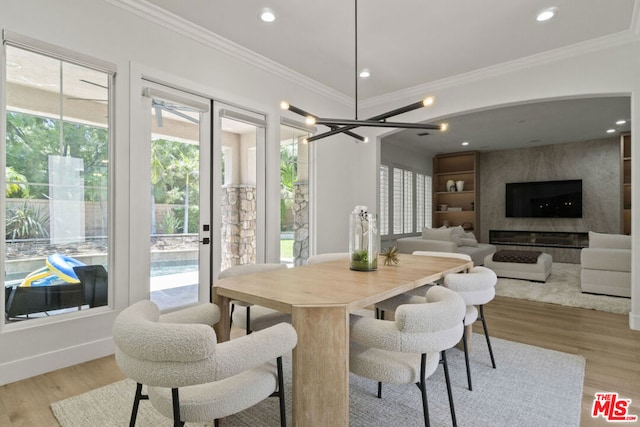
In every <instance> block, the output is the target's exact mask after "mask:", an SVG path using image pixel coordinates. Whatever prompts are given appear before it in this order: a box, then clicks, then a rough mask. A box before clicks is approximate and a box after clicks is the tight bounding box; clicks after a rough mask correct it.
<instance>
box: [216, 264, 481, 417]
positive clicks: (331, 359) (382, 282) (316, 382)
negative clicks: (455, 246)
mask: <svg viewBox="0 0 640 427" xmlns="http://www.w3.org/2000/svg"><path fill="white" fill-rule="evenodd" d="M472 267H473V262H472V261H466V260H462V259H457V258H443V257H436V256H421V255H409V254H399V258H398V262H397V264H392V265H384V262H383V257H380V258H379V259H378V266H377V269H376V270H373V271H355V270H351V269H350V268H349V259H348V258H345V259H342V260H337V261H329V262H324V263H314V264H307V265H302V266H297V267H293V268H286V269H277V270H271V271H266V272H259V273H254V274H248V275H242V276H235V277H228V278H224V279H220V280H218V281H216V282H215V283H214V284H213V302H214V303H215V304H217V305H218V306H219V308H220V310H221V317H220V321H219V322H218V323H217V324H216V325H215V326H214V329H215V331H216V335H217V338H218V341H227V340H229V339H230V329H231V325H230V316H229V306H230V301H231V300H240V301H245V302H248V303H251V304H256V305H261V306H264V307H268V308H271V309H275V310H278V311H281V312H285V313H289V314H291V322H292V325H293V327H294V328H295V330H296V333H297V335H298V343H297V345H296V347H295V348H294V350H293V353H292V418H293V425H294V426H332V427H337V426H344V427H346V426H348V425H349V316H350V314H351V313H354V312H356V311H360V310H361V309H365V308H368V307H371V306H372V305H374V304H375V303H377V302H379V301H383V300H385V299H387V298H390V297H393V296H395V295H398V294H401V293H404V292H407V291H410V290H412V289H414V288H417V287H420V286H423V285H426V284H429V283H433V282H435V281H437V280H438V279H441V278H442V277H444V275H446V274H449V273H458V272H465V271H468V270H469V269H471V268H472Z"/></svg>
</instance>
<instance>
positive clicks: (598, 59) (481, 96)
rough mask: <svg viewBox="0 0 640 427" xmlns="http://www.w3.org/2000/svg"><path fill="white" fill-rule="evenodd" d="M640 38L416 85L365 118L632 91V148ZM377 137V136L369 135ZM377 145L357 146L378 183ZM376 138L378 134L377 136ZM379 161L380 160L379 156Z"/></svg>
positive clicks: (636, 261) (639, 303)
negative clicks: (405, 109) (425, 101)
mask: <svg viewBox="0 0 640 427" xmlns="http://www.w3.org/2000/svg"><path fill="white" fill-rule="evenodd" d="M638 76H640V42H638V34H636V33H633V34H627V35H625V36H622V37H617V38H615V39H612V40H611V41H610V42H605V41H599V42H598V43H594V44H593V45H592V46H589V45H582V46H581V47H580V49H577V50H574V51H571V50H559V51H556V52H552V53H550V54H548V55H542V56H538V57H535V58H529V59H525V60H522V61H514V62H513V63H509V64H504V65H503V66H500V67H494V68H492V69H487V70H482V71H480V72H477V73H471V74H469V75H466V76H458V77H453V78H451V79H449V80H443V81H440V82H435V83H434V84H432V85H425V86H423V87H416V88H413V89H411V90H407V91H403V92H401V93H397V94H391V95H390V96H388V97H387V98H385V99H376V100H369V102H368V103H367V105H366V107H365V108H366V110H365V111H364V113H363V116H372V115H375V114H378V113H381V112H383V111H388V110H391V109H392V108H397V107H399V106H402V105H406V104H409V103H412V102H415V101H416V100H418V99H421V98H423V97H424V96H426V95H435V96H436V104H435V105H434V107H432V108H431V109H421V110H417V111H414V112H411V113H407V114H405V115H403V116H402V120H403V121H427V122H433V121H435V120H437V119H440V118H446V117H447V116H451V115H455V114H459V113H461V112H468V111H474V110H482V109H488V108H494V107H498V106H505V105H513V104H518V103H523V102H528V101H532V100H538V101H539V100H545V99H553V98H567V97H577V96H597V95H610V94H614V95H631V117H632V118H631V123H632V125H631V138H632V147H633V149H632V150H635V149H636V148H635V147H636V146H638V144H639V143H638V141H639V140H640V139H639V138H638V135H640V78H639V77H638ZM371 136H373V137H374V138H375V135H370V138H371ZM380 136H381V135H380V134H378V138H377V140H378V143H377V144H368V145H363V144H361V145H358V149H359V150H360V151H359V153H358V157H357V159H358V168H357V170H358V176H360V177H363V178H365V179H367V180H369V181H375V179H374V176H375V175H377V164H379V152H380V148H379V139H380ZM372 139H373V138H372ZM376 159H377V160H378V163H376V161H375V160H376ZM632 168H633V171H632V175H633V187H632V188H633V194H632V197H633V200H640V162H635V161H634V162H633V166H632ZM376 192H377V186H374V185H372V186H370V187H369V190H368V191H367V192H366V194H364V193H361V195H362V196H363V197H364V199H365V200H364V203H365V204H369V205H374V204H376V197H377V195H376ZM632 228H633V230H640V209H634V210H633V218H632ZM633 248H634V250H633V262H632V265H633V266H640V233H637V232H636V233H634V234H633ZM633 270H634V271H633V272H632V311H631V313H630V317H629V322H630V326H631V327H632V328H633V329H638V330H640V271H638V269H637V268H634V269H633Z"/></svg>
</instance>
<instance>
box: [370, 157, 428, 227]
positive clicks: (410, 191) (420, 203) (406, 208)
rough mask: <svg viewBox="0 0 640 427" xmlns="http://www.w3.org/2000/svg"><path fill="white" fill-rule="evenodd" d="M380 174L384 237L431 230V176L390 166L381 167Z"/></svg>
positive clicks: (381, 217)
mask: <svg viewBox="0 0 640 427" xmlns="http://www.w3.org/2000/svg"><path fill="white" fill-rule="evenodd" d="M379 175H380V188H379V191H380V206H379V212H380V214H379V226H380V230H381V235H382V236H389V235H402V234H412V233H416V232H420V231H421V230H422V229H423V228H424V227H430V226H431V219H432V218H431V189H432V184H431V177H430V176H428V175H425V174H424V173H421V172H417V171H411V170H407V169H403V168H399V167H394V166H388V165H380V169H379ZM390 177H393V178H392V182H391V183H390V182H389V180H390ZM390 184H391V185H390ZM390 224H391V229H390Z"/></svg>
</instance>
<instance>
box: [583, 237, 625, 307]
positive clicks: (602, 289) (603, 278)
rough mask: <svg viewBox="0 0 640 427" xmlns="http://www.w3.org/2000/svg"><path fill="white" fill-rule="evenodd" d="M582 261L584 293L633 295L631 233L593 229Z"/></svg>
mask: <svg viewBox="0 0 640 427" xmlns="http://www.w3.org/2000/svg"><path fill="white" fill-rule="evenodd" d="M580 264H581V270H580V286H581V288H582V292H588V293H592V294H604V295H615V296H620V297H631V236H626V235H623V234H604V233H595V232H593V231H590V232H589V247H588V248H584V249H582V251H581V252H580Z"/></svg>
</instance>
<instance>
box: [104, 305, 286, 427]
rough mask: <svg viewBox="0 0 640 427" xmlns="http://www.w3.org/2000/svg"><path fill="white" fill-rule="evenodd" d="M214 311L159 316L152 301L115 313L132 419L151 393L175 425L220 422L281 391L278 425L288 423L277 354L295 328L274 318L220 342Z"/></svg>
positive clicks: (193, 310)
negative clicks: (133, 385) (131, 391)
mask: <svg viewBox="0 0 640 427" xmlns="http://www.w3.org/2000/svg"><path fill="white" fill-rule="evenodd" d="M219 318H220V310H219V309H218V307H217V306H215V305H213V304H203V305H200V306H196V307H195V308H190V309H186V310H183V311H179V312H175V313H171V314H168V315H166V316H160V313H159V310H158V307H157V306H156V304H155V303H153V302H151V301H140V302H137V303H135V304H133V305H131V306H130V307H128V308H126V309H124V310H123V311H122V312H121V313H120V314H119V315H118V317H117V318H116V321H115V323H114V326H113V339H114V341H115V344H116V362H117V363H118V366H119V367H120V369H121V370H122V372H123V373H124V374H125V375H126V376H127V377H128V378H131V379H133V380H134V381H136V382H137V389H136V394H135V400H134V405H133V410H132V413H131V422H130V425H131V426H134V425H135V422H136V416H137V411H138V405H139V403H140V400H146V399H149V400H150V401H151V404H152V405H153V407H154V408H155V409H156V410H157V411H158V412H160V413H161V414H162V415H164V416H166V417H168V418H172V419H173V420H174V426H181V425H183V424H184V423H185V422H210V421H211V420H215V425H216V426H218V420H219V419H220V418H224V417H227V416H229V415H232V414H235V413H238V412H240V411H243V410H244V409H246V408H249V407H251V406H253V405H255V404H257V403H258V402H261V401H262V400H264V399H266V398H267V397H269V396H278V397H279V400H280V416H281V425H282V426H284V425H286V418H285V406H284V405H285V403H284V388H283V380H282V356H283V355H284V354H286V353H288V352H289V351H291V349H293V348H294V347H295V345H296V342H297V335H296V332H295V330H294V329H293V327H292V326H291V325H289V324H286V323H285V324H279V325H276V326H273V327H271V328H268V329H265V330H263V331H260V332H256V333H253V334H251V335H247V336H243V337H240V338H236V339H234V340H231V341H228V342H224V343H220V344H218V343H217V339H216V334H215V332H214V330H213V328H212V327H211V325H212V324H213V323H214V322H217V321H218V320H219ZM143 385H146V386H147V391H148V394H147V395H143V394H142V386H143Z"/></svg>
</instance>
